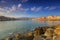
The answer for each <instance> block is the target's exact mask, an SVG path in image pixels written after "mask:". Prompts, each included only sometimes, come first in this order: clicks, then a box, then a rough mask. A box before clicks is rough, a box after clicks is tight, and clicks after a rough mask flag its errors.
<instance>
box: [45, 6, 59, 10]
mask: <svg viewBox="0 0 60 40" xmlns="http://www.w3.org/2000/svg"><path fill="white" fill-rule="evenodd" d="M57 8H58V7H55V6H51V7H49V6H47V7H45V8H44V9H45V10H55V9H57Z"/></svg>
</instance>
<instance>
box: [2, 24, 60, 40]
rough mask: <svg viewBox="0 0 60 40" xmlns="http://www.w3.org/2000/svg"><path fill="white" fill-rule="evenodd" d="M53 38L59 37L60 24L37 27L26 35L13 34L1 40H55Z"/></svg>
mask: <svg viewBox="0 0 60 40" xmlns="http://www.w3.org/2000/svg"><path fill="white" fill-rule="evenodd" d="M57 32H58V33H57ZM55 36H56V37H59V36H60V24H59V25H56V26H52V27H46V26H45V27H37V28H35V29H34V30H32V31H31V32H28V33H26V34H20V33H14V34H12V35H10V36H8V37H5V38H3V39H1V40H53V39H56V40H57V38H56V37H55Z"/></svg>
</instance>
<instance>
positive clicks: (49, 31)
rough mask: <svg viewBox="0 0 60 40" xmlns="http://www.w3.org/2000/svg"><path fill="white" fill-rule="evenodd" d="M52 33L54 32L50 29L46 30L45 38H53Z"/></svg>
mask: <svg viewBox="0 0 60 40" xmlns="http://www.w3.org/2000/svg"><path fill="white" fill-rule="evenodd" d="M53 32H54V31H53V29H52V28H48V29H47V30H46V32H45V34H44V35H45V36H47V37H52V36H53Z"/></svg>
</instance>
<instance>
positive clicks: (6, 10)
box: [0, 4, 29, 15]
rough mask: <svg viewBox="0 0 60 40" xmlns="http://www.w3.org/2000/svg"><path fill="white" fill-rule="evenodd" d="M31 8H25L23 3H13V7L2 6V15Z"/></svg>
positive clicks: (0, 9) (0, 12)
mask: <svg viewBox="0 0 60 40" xmlns="http://www.w3.org/2000/svg"><path fill="white" fill-rule="evenodd" d="M28 10H29V8H23V7H22V4H18V5H17V6H16V5H13V6H12V7H3V8H2V7H0V15H10V14H12V13H15V12H26V11H28Z"/></svg>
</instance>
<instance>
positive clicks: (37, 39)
mask: <svg viewBox="0 0 60 40" xmlns="http://www.w3.org/2000/svg"><path fill="white" fill-rule="evenodd" d="M33 40H45V39H44V38H42V37H41V36H35V37H34V39H33Z"/></svg>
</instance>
